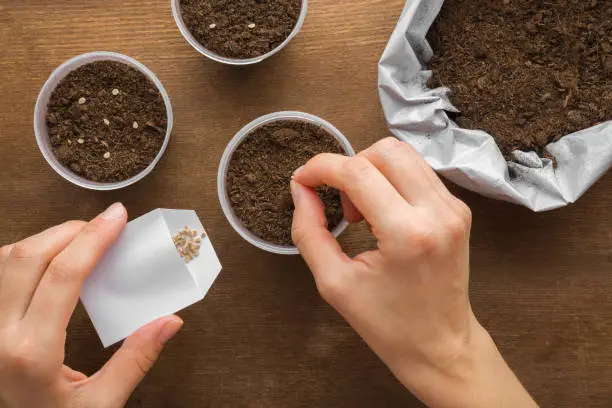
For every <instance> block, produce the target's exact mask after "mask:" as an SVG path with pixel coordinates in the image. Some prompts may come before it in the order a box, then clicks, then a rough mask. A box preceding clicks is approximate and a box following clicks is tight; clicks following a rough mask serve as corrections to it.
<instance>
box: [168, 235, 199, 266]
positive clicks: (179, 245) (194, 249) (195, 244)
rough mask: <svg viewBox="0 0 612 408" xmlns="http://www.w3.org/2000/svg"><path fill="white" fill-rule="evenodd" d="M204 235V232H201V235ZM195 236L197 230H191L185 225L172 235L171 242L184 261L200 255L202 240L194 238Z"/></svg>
mask: <svg viewBox="0 0 612 408" xmlns="http://www.w3.org/2000/svg"><path fill="white" fill-rule="evenodd" d="M205 235H206V234H205V233H202V237H203V236H205ZM197 236H198V233H197V231H195V230H191V229H189V227H187V226H185V227H184V228H183V229H182V230H180V231H179V232H178V234H176V235H173V236H172V242H173V243H174V246H175V247H176V250H177V251H178V253H179V255H180V256H181V258H183V259H185V263H189V262H190V261H192V260H193V259H195V258H197V257H198V256H199V255H200V245H201V242H202V240H201V239H200V238H196V237H197Z"/></svg>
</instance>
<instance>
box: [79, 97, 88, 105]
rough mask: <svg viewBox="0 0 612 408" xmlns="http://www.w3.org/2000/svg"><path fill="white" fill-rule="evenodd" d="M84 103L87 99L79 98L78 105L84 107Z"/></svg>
mask: <svg viewBox="0 0 612 408" xmlns="http://www.w3.org/2000/svg"><path fill="white" fill-rule="evenodd" d="M85 102H87V99H85V98H83V97H81V98H79V105H85Z"/></svg>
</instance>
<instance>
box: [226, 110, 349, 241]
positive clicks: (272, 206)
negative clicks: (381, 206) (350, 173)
mask: <svg viewBox="0 0 612 408" xmlns="http://www.w3.org/2000/svg"><path fill="white" fill-rule="evenodd" d="M325 152H329V153H340V154H345V152H344V150H343V148H342V146H341V145H340V144H339V143H338V141H337V140H336V139H335V138H334V137H333V136H332V135H330V134H329V133H328V132H327V131H326V130H324V129H322V128H321V127H319V126H317V125H313V124H309V123H303V122H298V121H278V122H273V123H270V124H267V125H264V126H261V127H259V128H257V129H255V130H254V131H253V132H251V134H250V135H249V136H247V137H246V138H245V140H244V141H243V142H242V143H241V144H240V146H238V148H237V149H236V151H235V152H234V154H233V156H232V159H231V162H230V165H229V169H228V174H227V189H228V194H229V198H230V201H231V204H232V207H233V208H234V212H235V213H236V215H237V216H238V218H239V219H240V220H241V221H242V223H243V224H244V225H245V227H246V228H248V229H249V230H251V232H253V233H254V234H255V235H257V236H259V237H261V238H262V239H264V240H266V241H268V242H270V243H274V244H278V245H292V240H291V224H292V223H293V210H294V206H293V200H292V198H291V190H290V182H291V175H292V174H293V172H294V171H295V170H296V169H298V168H299V167H300V166H302V165H304V164H305V163H306V162H307V161H308V160H309V159H311V158H312V157H314V156H316V155H317V154H319V153H325ZM318 192H319V197H321V199H322V200H323V203H324V204H325V215H326V216H327V222H328V227H329V230H330V231H331V230H332V229H334V228H335V227H336V226H337V225H338V224H339V223H340V221H342V218H343V216H344V214H343V211H342V203H341V199H340V194H339V193H338V191H337V190H335V189H333V188H330V187H327V186H323V187H320V188H319V189H318Z"/></svg>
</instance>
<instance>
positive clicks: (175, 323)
mask: <svg viewBox="0 0 612 408" xmlns="http://www.w3.org/2000/svg"><path fill="white" fill-rule="evenodd" d="M183 324H184V322H183V319H181V318H180V317H178V316H175V315H172V316H168V318H167V319H166V322H165V324H164V325H163V326H162V329H161V331H160V333H159V335H158V337H157V341H158V342H159V343H160V344H161V345H164V344H166V343H167V342H168V341H170V339H172V338H173V337H174V336H175V335H176V334H177V333H178V332H179V331H180V330H181V328H182V327H183Z"/></svg>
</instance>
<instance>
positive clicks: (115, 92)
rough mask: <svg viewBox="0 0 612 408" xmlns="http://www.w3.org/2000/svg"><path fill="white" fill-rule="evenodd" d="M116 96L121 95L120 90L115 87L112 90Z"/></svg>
mask: <svg viewBox="0 0 612 408" xmlns="http://www.w3.org/2000/svg"><path fill="white" fill-rule="evenodd" d="M111 93H112V94H113V95H114V96H117V95H119V90H118V89H117V88H115V89H113V91H112V92H111Z"/></svg>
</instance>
